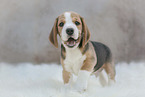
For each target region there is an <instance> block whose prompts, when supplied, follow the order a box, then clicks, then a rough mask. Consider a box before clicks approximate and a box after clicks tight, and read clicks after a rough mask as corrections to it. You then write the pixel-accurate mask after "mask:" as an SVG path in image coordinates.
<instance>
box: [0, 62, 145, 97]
mask: <svg viewBox="0 0 145 97" xmlns="http://www.w3.org/2000/svg"><path fill="white" fill-rule="evenodd" d="M61 72H62V67H61V66H60V65H59V66H58V65H56V64H50V65H48V64H41V65H33V64H30V63H22V64H18V65H10V64H6V63H0V97H145V63H130V64H126V63H120V64H116V84H115V85H114V86H111V87H102V86H101V85H100V84H99V81H98V79H97V78H95V77H94V76H91V78H90V80H89V86H88V90H87V91H86V92H84V93H79V92H76V91H73V90H69V89H65V87H64V85H63V81H62V77H61V76H62V74H61Z"/></svg>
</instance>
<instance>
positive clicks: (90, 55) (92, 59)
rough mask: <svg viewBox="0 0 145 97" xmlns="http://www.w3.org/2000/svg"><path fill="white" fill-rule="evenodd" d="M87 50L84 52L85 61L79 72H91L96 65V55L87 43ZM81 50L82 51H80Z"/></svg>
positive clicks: (91, 46)
mask: <svg viewBox="0 0 145 97" xmlns="http://www.w3.org/2000/svg"><path fill="white" fill-rule="evenodd" d="M88 45H89V49H88V50H87V51H86V53H85V55H86V56H87V58H86V60H85V61H84V63H83V65H82V67H81V70H86V71H91V72H92V71H93V68H94V66H95V65H96V61H97V59H96V55H95V51H94V49H93V45H92V44H91V43H90V42H89V44H88ZM81 50H83V49H81Z"/></svg>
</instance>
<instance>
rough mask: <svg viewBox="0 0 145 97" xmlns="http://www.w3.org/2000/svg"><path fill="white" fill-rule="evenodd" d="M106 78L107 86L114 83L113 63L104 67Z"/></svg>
mask: <svg viewBox="0 0 145 97" xmlns="http://www.w3.org/2000/svg"><path fill="white" fill-rule="evenodd" d="M104 69H105V71H106V73H107V76H108V85H112V84H114V83H115V66H114V63H106V64H105V67H104Z"/></svg>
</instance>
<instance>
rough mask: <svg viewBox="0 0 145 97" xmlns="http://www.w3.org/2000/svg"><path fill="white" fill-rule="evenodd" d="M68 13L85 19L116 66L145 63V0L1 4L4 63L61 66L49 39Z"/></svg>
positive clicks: (0, 58) (8, 0)
mask: <svg viewBox="0 0 145 97" xmlns="http://www.w3.org/2000/svg"><path fill="white" fill-rule="evenodd" d="M64 11H75V12H77V13H79V14H80V15H81V16H82V17H84V18H85V21H86V23H87V25H88V28H89V30H90V32H91V40H95V41H99V42H102V43H105V44H106V45H108V46H109V47H110V48H111V50H112V52H113V55H114V59H115V62H116V63H117V62H131V61H144V59H145V0H0V62H9V63H19V62H33V63H50V62H57V63H59V58H60V49H56V48H55V47H53V46H52V44H50V42H49V41H48V36H49V32H50V31H51V29H52V26H53V24H54V21H55V18H56V17H57V16H58V15H60V14H61V13H63V12H64Z"/></svg>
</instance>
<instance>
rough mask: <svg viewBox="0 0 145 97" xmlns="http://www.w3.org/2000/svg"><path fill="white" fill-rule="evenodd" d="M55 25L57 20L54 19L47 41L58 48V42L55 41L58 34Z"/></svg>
mask: <svg viewBox="0 0 145 97" xmlns="http://www.w3.org/2000/svg"><path fill="white" fill-rule="evenodd" d="M57 23H58V18H56V20H55V23H54V26H53V28H52V30H51V32H50V35H49V40H50V42H51V43H52V44H53V45H54V46H55V47H56V48H58V41H57V34H58V28H57Z"/></svg>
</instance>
